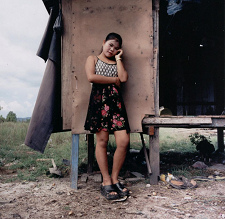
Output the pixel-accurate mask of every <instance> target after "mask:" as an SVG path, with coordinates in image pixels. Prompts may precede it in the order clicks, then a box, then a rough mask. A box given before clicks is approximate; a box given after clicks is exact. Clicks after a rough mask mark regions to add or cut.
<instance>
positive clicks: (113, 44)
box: [102, 39, 120, 58]
mask: <svg viewBox="0 0 225 219" xmlns="http://www.w3.org/2000/svg"><path fill="white" fill-rule="evenodd" d="M119 49H120V45H119V42H117V41H116V40H114V39H112V40H108V41H104V42H103V50H102V52H103V53H104V55H105V56H106V57H107V58H111V57H113V56H115V55H116V54H117V52H118V50H119Z"/></svg>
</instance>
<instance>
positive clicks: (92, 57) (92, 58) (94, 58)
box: [87, 55, 98, 64]
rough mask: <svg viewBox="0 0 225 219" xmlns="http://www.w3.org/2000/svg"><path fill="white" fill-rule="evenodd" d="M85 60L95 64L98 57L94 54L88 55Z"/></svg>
mask: <svg viewBox="0 0 225 219" xmlns="http://www.w3.org/2000/svg"><path fill="white" fill-rule="evenodd" d="M87 61H89V62H94V63H95V64H96V63H97V61H98V58H97V56H95V55H90V56H88V58H87Z"/></svg>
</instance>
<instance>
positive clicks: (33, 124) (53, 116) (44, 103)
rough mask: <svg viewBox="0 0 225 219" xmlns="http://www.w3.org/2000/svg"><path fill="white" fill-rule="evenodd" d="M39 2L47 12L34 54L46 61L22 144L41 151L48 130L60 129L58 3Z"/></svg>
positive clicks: (48, 135)
mask: <svg viewBox="0 0 225 219" xmlns="http://www.w3.org/2000/svg"><path fill="white" fill-rule="evenodd" d="M43 2H44V4H45V6H46V8H47V10H48V12H49V14H50V15H49V20H48V24H47V27H46V30H45V33H44V36H43V38H42V41H41V43H40V46H39V49H38V52H37V55H38V56H39V57H41V58H43V59H44V60H45V61H46V62H47V65H46V69H45V72H44V76H43V79H42V82H41V86H40V89H39V93H38V97H37V100H36V103H35V107H34V110H33V114H32V117H31V121H30V124H29V128H28V131H27V135H26V138H25V145H27V146H29V147H30V148H33V149H34V150H37V151H39V152H41V153H43V152H44V150H45V147H46V145H47V143H48V140H49V137H50V135H51V133H54V132H60V131H62V117H61V35H60V34H59V33H56V32H55V31H53V26H54V23H55V20H56V18H57V16H58V13H59V7H58V1H44V0H43Z"/></svg>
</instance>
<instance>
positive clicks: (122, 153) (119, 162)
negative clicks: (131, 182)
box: [111, 130, 130, 184]
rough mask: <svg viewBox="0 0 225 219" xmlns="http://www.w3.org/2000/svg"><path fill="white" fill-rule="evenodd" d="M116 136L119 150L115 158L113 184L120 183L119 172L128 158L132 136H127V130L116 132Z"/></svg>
mask: <svg viewBox="0 0 225 219" xmlns="http://www.w3.org/2000/svg"><path fill="white" fill-rule="evenodd" d="M114 135H115V139H116V145H117V148H116V151H115V153H114V157H113V168H112V175H111V179H112V183H113V184H115V183H118V176H119V172H120V170H121V168H122V166H123V163H124V160H125V158H126V153H127V147H128V144H129V142H130V135H129V134H127V131H126V130H121V131H115V132H114Z"/></svg>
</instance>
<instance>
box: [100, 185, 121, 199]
mask: <svg viewBox="0 0 225 219" xmlns="http://www.w3.org/2000/svg"><path fill="white" fill-rule="evenodd" d="M101 194H102V195H103V196H104V197H105V198H106V199H107V200H115V199H118V198H120V196H119V194H118V193H117V189H116V187H115V186H114V185H106V186H103V185H101Z"/></svg>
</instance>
